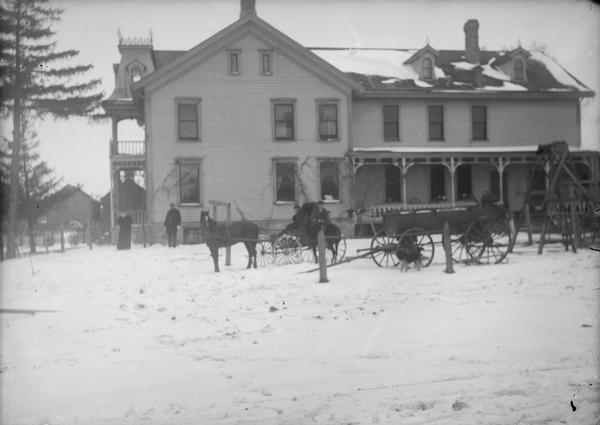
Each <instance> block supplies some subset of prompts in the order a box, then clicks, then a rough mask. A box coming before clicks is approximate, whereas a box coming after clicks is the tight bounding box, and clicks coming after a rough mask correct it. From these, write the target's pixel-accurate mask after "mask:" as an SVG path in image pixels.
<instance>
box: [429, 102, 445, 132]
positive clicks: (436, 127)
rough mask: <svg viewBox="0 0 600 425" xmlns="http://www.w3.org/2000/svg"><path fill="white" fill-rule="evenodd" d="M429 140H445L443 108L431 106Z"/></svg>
mask: <svg viewBox="0 0 600 425" xmlns="http://www.w3.org/2000/svg"><path fill="white" fill-rule="evenodd" d="M429 140H444V107H443V106H440V105H432V106H429Z"/></svg>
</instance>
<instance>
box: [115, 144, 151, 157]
mask: <svg viewBox="0 0 600 425" xmlns="http://www.w3.org/2000/svg"><path fill="white" fill-rule="evenodd" d="M145 153H146V142H145V141H144V140H118V141H111V142H110V154H111V156H116V155H130V156H143V155H144V154H145Z"/></svg>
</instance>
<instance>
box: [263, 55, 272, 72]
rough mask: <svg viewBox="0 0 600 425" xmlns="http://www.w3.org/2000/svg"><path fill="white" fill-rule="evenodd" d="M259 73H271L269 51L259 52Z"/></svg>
mask: <svg viewBox="0 0 600 425" xmlns="http://www.w3.org/2000/svg"><path fill="white" fill-rule="evenodd" d="M260 63H261V66H260V73H261V74H263V75H271V73H272V67H271V53H270V52H261V53H260Z"/></svg>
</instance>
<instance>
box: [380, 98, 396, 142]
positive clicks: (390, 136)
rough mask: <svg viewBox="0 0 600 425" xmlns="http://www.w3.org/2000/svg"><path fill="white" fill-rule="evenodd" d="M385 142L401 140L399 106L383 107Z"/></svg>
mask: <svg viewBox="0 0 600 425" xmlns="http://www.w3.org/2000/svg"><path fill="white" fill-rule="evenodd" d="M383 140H385V141H386V142H389V141H397V140H400V128H399V118H398V105H383Z"/></svg>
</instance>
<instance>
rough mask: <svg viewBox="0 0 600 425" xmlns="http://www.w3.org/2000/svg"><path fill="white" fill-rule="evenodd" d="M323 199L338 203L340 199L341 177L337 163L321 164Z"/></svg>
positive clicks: (327, 162)
mask: <svg viewBox="0 0 600 425" xmlns="http://www.w3.org/2000/svg"><path fill="white" fill-rule="evenodd" d="M320 177H321V199H322V200H323V201H338V200H339V199H340V175H339V163H338V162H337V161H322V162H321V164H320Z"/></svg>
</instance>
